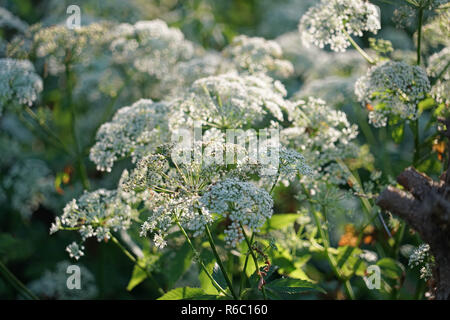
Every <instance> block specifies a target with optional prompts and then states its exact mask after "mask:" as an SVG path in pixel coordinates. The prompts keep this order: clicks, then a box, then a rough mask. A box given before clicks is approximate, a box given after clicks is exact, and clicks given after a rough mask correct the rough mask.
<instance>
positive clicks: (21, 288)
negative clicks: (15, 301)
mask: <svg viewBox="0 0 450 320" xmlns="http://www.w3.org/2000/svg"><path fill="white" fill-rule="evenodd" d="M0 273H1V274H2V275H3V277H4V278H5V280H6V281H8V282H9V283H10V284H11V285H12V286H13V287H14V289H16V290H17V291H18V292H19V293H21V294H22V296H23V297H24V298H28V299H30V300H39V298H38V297H37V296H36V295H35V294H34V293H33V292H31V291H30V289H28V288H27V287H26V286H25V285H24V284H23V283H22V282H21V281H20V280H19V279H17V278H16V276H14V274H13V273H12V272H11V271H9V270H8V268H7V267H6V266H5V265H4V264H3V263H2V262H1V261H0Z"/></svg>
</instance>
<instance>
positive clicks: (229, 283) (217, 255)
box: [205, 225, 239, 300]
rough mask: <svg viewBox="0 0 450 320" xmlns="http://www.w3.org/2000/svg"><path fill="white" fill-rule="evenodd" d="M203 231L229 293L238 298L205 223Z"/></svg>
mask: <svg viewBox="0 0 450 320" xmlns="http://www.w3.org/2000/svg"><path fill="white" fill-rule="evenodd" d="M205 231H206V235H207V236H208V241H209V245H210V246H211V250H212V252H213V254H214V256H215V257H216V261H217V264H218V265H219V268H220V270H221V271H222V273H223V277H224V278H225V281H226V283H227V285H228V288H229V289H230V292H231V295H232V296H233V298H234V299H236V300H239V298H238V297H237V296H236V294H235V293H234V290H233V284H232V282H231V280H230V278H229V277H228V274H227V272H226V270H225V267H224V266H223V263H222V260H221V259H220V257H219V254H218V253H217V250H216V245H215V244H214V240H213V237H212V235H211V231H210V230H209V227H208V225H205Z"/></svg>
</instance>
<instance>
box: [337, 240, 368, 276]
mask: <svg viewBox="0 0 450 320" xmlns="http://www.w3.org/2000/svg"><path fill="white" fill-rule="evenodd" d="M337 251H338V253H337V268H338V270H339V273H340V274H341V275H342V276H343V277H345V278H350V277H351V276H352V275H354V274H356V275H358V276H363V275H364V272H365V270H366V263H365V262H364V261H363V260H362V259H361V258H360V257H359V256H360V254H361V253H362V251H361V249H359V248H353V247H349V246H343V247H339V248H338V249H337Z"/></svg>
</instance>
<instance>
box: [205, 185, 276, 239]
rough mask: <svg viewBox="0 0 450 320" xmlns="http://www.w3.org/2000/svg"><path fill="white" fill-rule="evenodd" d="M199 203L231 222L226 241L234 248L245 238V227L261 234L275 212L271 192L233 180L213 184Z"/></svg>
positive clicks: (208, 212) (209, 211)
mask: <svg viewBox="0 0 450 320" xmlns="http://www.w3.org/2000/svg"><path fill="white" fill-rule="evenodd" d="M199 202H200V204H201V206H202V210H203V211H204V212H206V213H207V214H208V215H212V214H219V215H220V216H222V217H223V218H226V219H229V221H230V222H229V225H228V226H227V229H226V230H225V241H226V242H227V244H229V245H231V246H233V247H235V246H236V245H237V244H238V243H239V242H240V241H241V240H242V239H243V234H242V230H241V225H242V226H246V227H248V228H249V229H250V230H252V231H255V232H257V231H258V230H259V228H261V227H262V225H263V224H264V222H265V221H266V220H267V219H269V218H270V217H271V216H272V213H273V199H272V197H271V196H270V194H269V193H268V192H267V191H265V190H264V189H260V188H257V187H256V186H254V185H253V184H252V183H251V182H244V181H240V180H238V179H233V178H231V179H225V180H223V181H220V182H219V183H217V184H215V185H213V186H212V187H211V188H210V189H209V190H208V191H207V192H205V194H204V195H203V196H202V197H201V198H200V200H199Z"/></svg>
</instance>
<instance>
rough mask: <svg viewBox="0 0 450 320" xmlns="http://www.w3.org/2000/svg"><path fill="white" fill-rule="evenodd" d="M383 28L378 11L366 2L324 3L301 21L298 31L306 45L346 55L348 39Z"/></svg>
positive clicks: (340, 0)
mask: <svg viewBox="0 0 450 320" xmlns="http://www.w3.org/2000/svg"><path fill="white" fill-rule="evenodd" d="M380 28H381V25H380V11H379V8H378V7H377V6H375V5H373V4H371V3H369V2H368V1H364V0H322V1H321V2H320V3H319V4H318V5H316V6H314V7H311V8H310V9H309V10H308V11H307V12H306V13H305V14H304V15H303V17H302V18H301V20H300V24H299V30H300V33H301V35H302V38H303V40H304V41H305V42H306V43H311V44H314V45H316V46H318V47H320V48H324V47H325V46H326V45H330V48H331V50H333V51H342V52H343V51H345V50H346V48H348V47H349V46H350V41H349V39H348V37H349V36H351V35H355V36H357V37H361V36H362V35H363V32H364V31H370V32H372V33H377V31H378V30H379V29H380Z"/></svg>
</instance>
